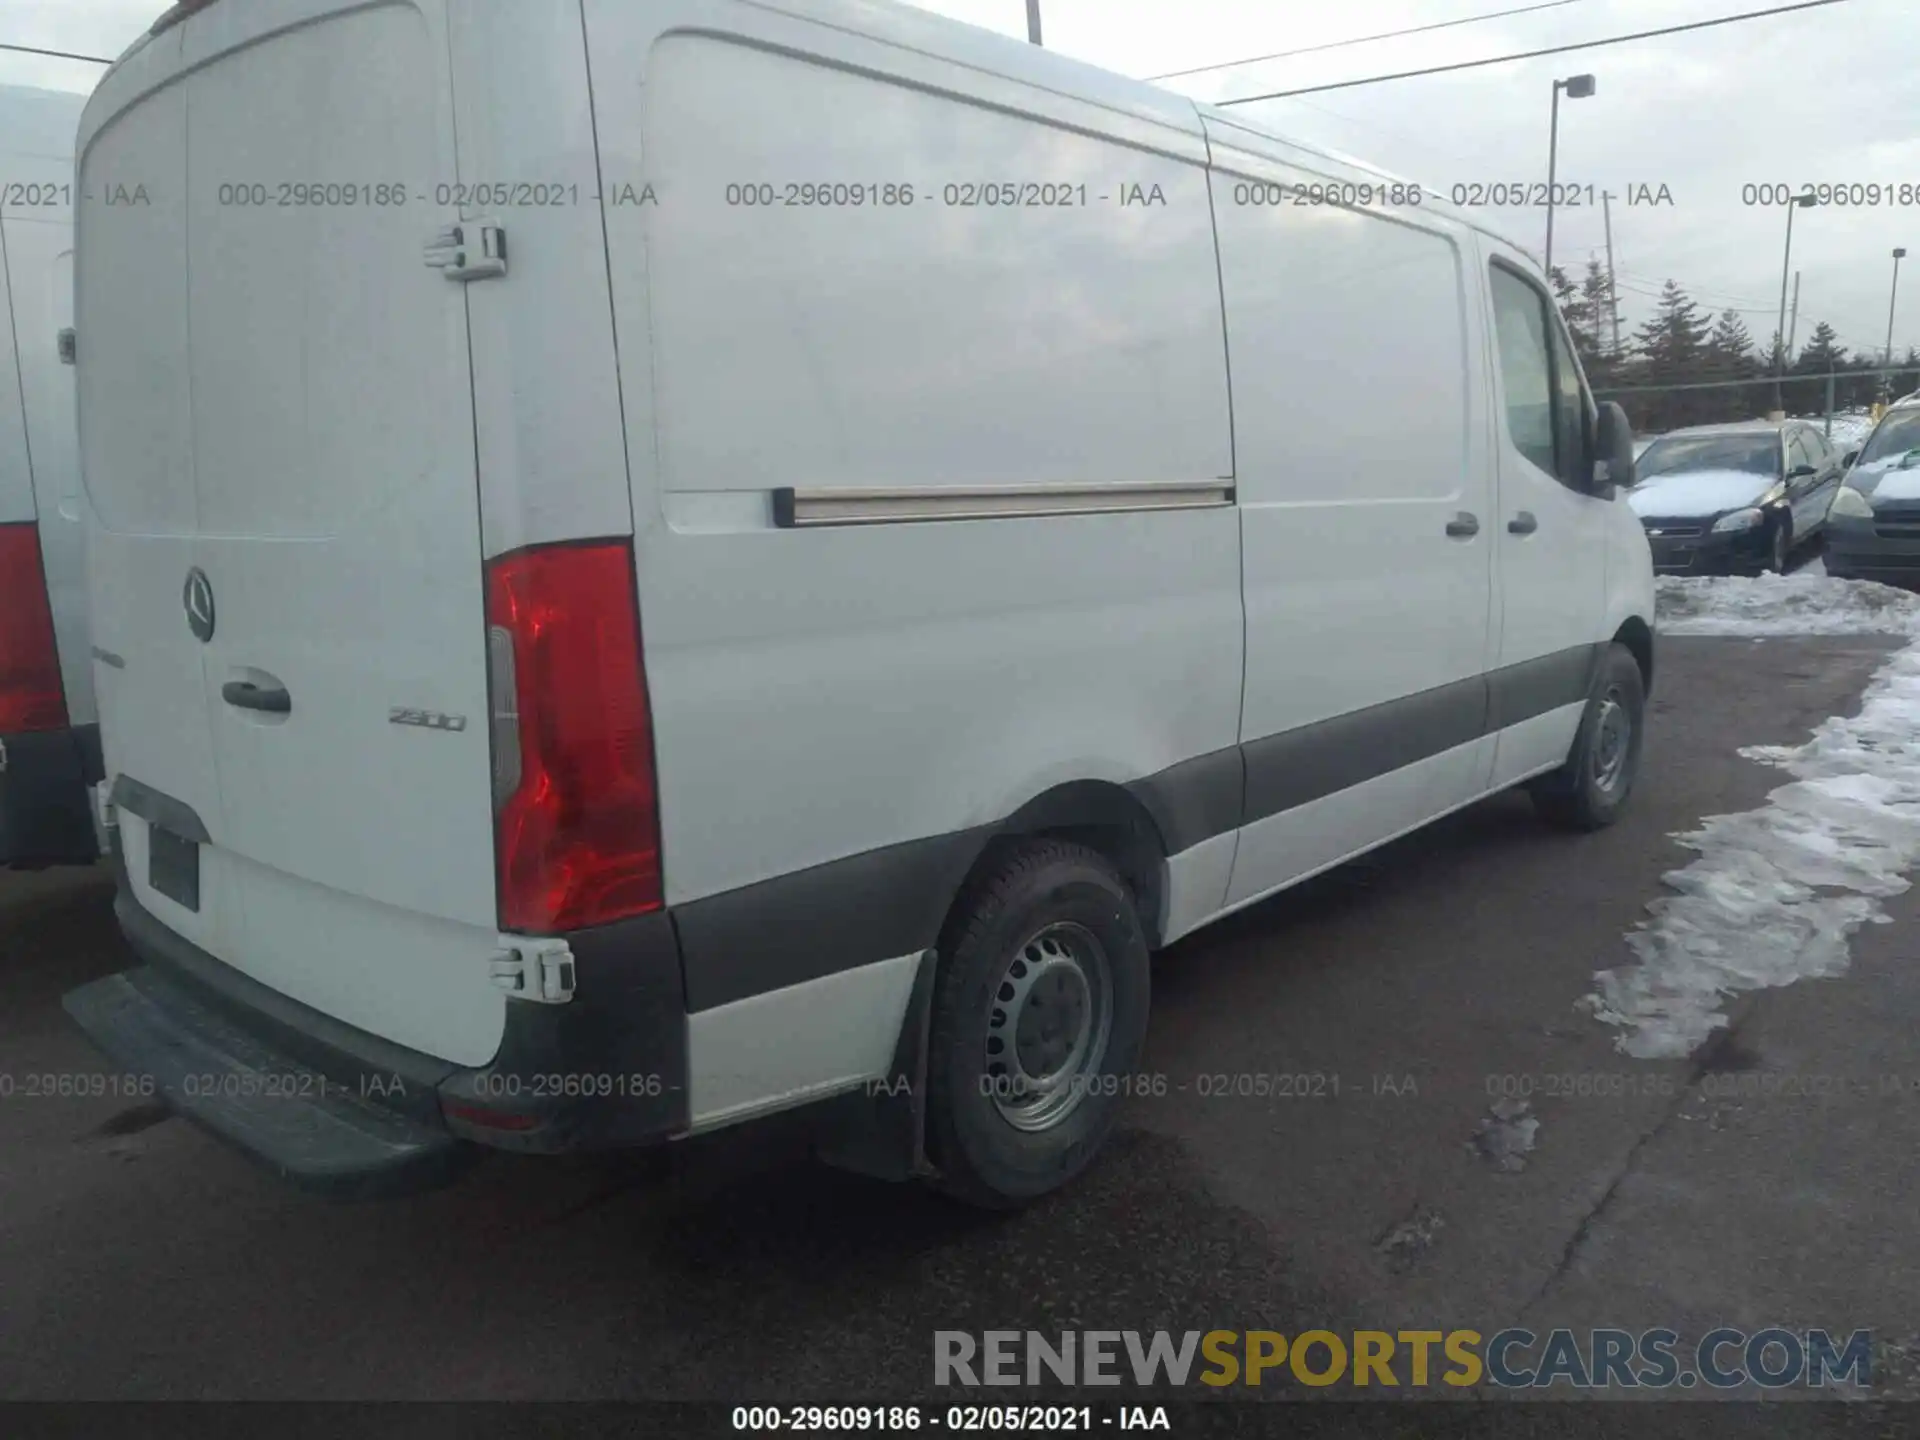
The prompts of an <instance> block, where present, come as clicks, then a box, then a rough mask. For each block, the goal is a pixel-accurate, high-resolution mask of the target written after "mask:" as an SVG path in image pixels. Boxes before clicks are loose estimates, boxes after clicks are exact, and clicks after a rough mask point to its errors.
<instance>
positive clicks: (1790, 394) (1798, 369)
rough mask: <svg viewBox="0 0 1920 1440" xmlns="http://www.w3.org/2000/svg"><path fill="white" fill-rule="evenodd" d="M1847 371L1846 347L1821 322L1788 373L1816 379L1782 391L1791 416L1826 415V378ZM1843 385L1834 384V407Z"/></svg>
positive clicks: (1797, 381) (1807, 380) (1798, 381)
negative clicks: (1831, 373) (1784, 393)
mask: <svg viewBox="0 0 1920 1440" xmlns="http://www.w3.org/2000/svg"><path fill="white" fill-rule="evenodd" d="M1846 368H1847V347H1846V346H1844V345H1842V344H1841V343H1840V338H1839V336H1837V335H1835V334H1834V331H1833V327H1832V326H1831V325H1829V324H1828V323H1827V322H1826V321H1824V320H1822V321H1821V322H1820V323H1819V324H1818V325H1815V326H1814V327H1813V334H1812V335H1810V336H1808V337H1807V343H1806V347H1805V348H1804V349H1803V350H1801V352H1800V354H1799V355H1798V356H1797V357H1796V358H1795V360H1794V362H1793V365H1792V367H1791V368H1790V370H1789V371H1788V373H1789V374H1791V375H1796V376H1808V377H1817V378H1809V379H1805V380H1796V381H1795V382H1793V383H1792V384H1790V385H1787V386H1785V387H1783V388H1784V389H1785V391H1786V397H1785V398H1786V407H1787V413H1788V414H1789V415H1824V414H1825V413H1826V409H1827V375H1828V373H1829V372H1835V373H1836V375H1837V374H1838V372H1841V371H1844V370H1845V369H1846ZM1839 387H1840V382H1839V380H1838V379H1837V378H1836V380H1835V382H1834V390H1835V404H1836V405H1837V404H1838V403H1839Z"/></svg>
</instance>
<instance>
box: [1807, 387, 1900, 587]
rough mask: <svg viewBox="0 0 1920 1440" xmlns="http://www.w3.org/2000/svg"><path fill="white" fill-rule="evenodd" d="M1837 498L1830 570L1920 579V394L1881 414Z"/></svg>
mask: <svg viewBox="0 0 1920 1440" xmlns="http://www.w3.org/2000/svg"><path fill="white" fill-rule="evenodd" d="M1848 458H1849V459H1850V460H1851V461H1852V468H1851V469H1849V470H1848V471H1847V475H1846V481H1845V483H1844V484H1843V485H1842V486H1841V487H1840V492H1839V494H1837V495H1835V496H1834V498H1833V509H1832V511H1831V512H1830V513H1831V521H1830V528H1829V530H1828V533H1827V552H1828V553H1827V573H1828V574H1829V575H1838V576H1841V577H1842V578H1844V579H1849V580H1879V581H1882V582H1884V583H1886V584H1889V585H1907V586H1912V585H1915V584H1920V395H1909V396H1907V397H1906V398H1905V399H1904V400H1901V401H1900V402H1899V403H1898V404H1896V405H1894V406H1893V407H1891V408H1890V409H1889V410H1888V411H1887V413H1886V414H1884V415H1882V416H1881V417H1880V423H1879V424H1878V425H1876V426H1874V429H1873V433H1872V434H1871V435H1869V436H1868V437H1867V443H1866V444H1865V445H1863V446H1861V447H1860V453H1859V455H1858V457H1851V456H1850V457H1848Z"/></svg>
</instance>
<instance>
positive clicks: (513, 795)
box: [487, 540, 662, 934]
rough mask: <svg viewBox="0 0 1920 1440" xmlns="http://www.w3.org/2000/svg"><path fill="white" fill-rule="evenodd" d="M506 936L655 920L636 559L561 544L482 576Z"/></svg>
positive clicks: (624, 549)
mask: <svg viewBox="0 0 1920 1440" xmlns="http://www.w3.org/2000/svg"><path fill="white" fill-rule="evenodd" d="M487 625H488V640H489V650H490V655H491V660H492V667H491V669H492V687H493V698H492V710H493V744H494V803H495V819H494V847H495V853H496V856H497V858H498V861H499V884H500V925H501V928H502V929H505V930H515V931H522V932H527V933H534V934H540V933H550V932H552V931H555V930H571V929H577V928H579V927H582V926H587V925H601V924H605V923H606V922H607V921H609V920H618V919H620V918H622V917H624V916H628V915H637V914H641V913H642V912H644V911H648V910H658V909H659V908H660V906H661V904H662V894H661V888H660V819H659V807H658V803H657V798H656V791H655V786H654V768H653V722H652V719H651V716H650V715H649V712H648V708H647V681H646V670H645V665H644V662H643V660H642V658H641V654H640V616H639V607H638V604H637V602H636V600H635V597H634V588H633V551H632V548H631V546H630V545H629V544H628V543H627V542H626V541H624V540H619V541H612V542H607V543H595V544H591V545H554V546H545V547H541V548H537V549H531V550H522V551H518V552H516V553H514V554H512V555H506V556H502V557H501V558H500V559H498V560H495V561H493V562H492V563H491V564H489V565H488V566H487Z"/></svg>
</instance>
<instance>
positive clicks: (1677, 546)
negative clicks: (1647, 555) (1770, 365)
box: [1627, 420, 1845, 575]
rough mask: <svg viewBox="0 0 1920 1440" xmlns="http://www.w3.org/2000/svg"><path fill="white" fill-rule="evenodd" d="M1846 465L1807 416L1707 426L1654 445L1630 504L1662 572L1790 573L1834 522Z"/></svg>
mask: <svg viewBox="0 0 1920 1440" xmlns="http://www.w3.org/2000/svg"><path fill="white" fill-rule="evenodd" d="M1844 468H1845V467H1844V466H1843V464H1842V462H1841V458H1840V456H1839V455H1838V454H1836V453H1835V451H1834V449H1833V447H1832V446H1831V445H1830V444H1829V443H1828V442H1827V438H1826V436H1824V435H1822V434H1821V433H1820V431H1819V429H1818V428H1816V427H1815V426H1812V425H1809V424H1806V423H1805V422H1804V421H1799V420H1750V421H1743V422H1740V423H1738V424H1733V425H1701V426H1696V427H1695V428H1693V429H1690V430H1675V431H1673V432H1672V433H1671V434H1668V435H1663V436H1661V437H1660V438H1659V439H1658V440H1656V441H1654V442H1653V444H1651V445H1649V446H1648V447H1647V448H1646V450H1645V451H1644V452H1643V453H1642V454H1641V456H1640V459H1639V462H1638V464H1637V465H1636V466H1635V473H1636V475H1637V477H1638V483H1637V484H1636V485H1635V486H1634V487H1633V489H1632V490H1630V491H1628V492H1627V503H1628V504H1629V505H1631V506H1633V509H1634V513H1635V514H1637V515H1639V517H1640V523H1641V525H1643V526H1644V527H1645V528H1646V532H1647V543H1648V544H1649V545H1650V546H1651V547H1652V549H1653V568H1654V569H1655V570H1657V571H1659V572H1660V573H1661V574H1665V575H1687V574H1696V575H1698V574H1755V573H1758V572H1760V571H1762V570H1785V569H1786V568H1787V563H1788V561H1789V560H1790V559H1791V558H1792V555H1793V552H1794V550H1795V549H1796V548H1797V547H1798V546H1800V545H1801V544H1803V543H1804V542H1806V541H1807V540H1810V539H1811V538H1812V537H1813V536H1814V535H1815V534H1817V533H1818V532H1819V531H1820V530H1821V529H1822V528H1823V527H1824V526H1825V525H1826V523H1827V509H1828V507H1829V506H1830V505H1832V503H1833V497H1834V495H1835V493H1836V492H1837V491H1838V490H1839V488H1840V476H1841V472H1842V470H1843V469H1844Z"/></svg>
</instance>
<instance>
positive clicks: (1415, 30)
mask: <svg viewBox="0 0 1920 1440" xmlns="http://www.w3.org/2000/svg"><path fill="white" fill-rule="evenodd" d="M1580 3H1581V0H1544V3H1542V4H1538V5H1522V6H1520V7H1518V8H1517V9H1513V10H1495V11H1494V12H1493V13H1492V14H1491V15H1466V16H1462V17H1461V18H1460V19H1458V20H1441V21H1439V22H1437V23H1435V24H1432V25H1413V26H1409V27H1408V28H1407V29H1404V30H1382V31H1381V32H1380V33H1379V34H1378V35H1356V36H1354V37H1353V39H1351V40H1329V41H1328V42H1327V43H1326V44H1324V45H1303V46H1301V47H1300V48H1299V49H1298V50H1276V51H1274V52H1273V53H1272V54H1271V55H1249V56H1248V57H1247V58H1246V59H1244V60H1223V61H1221V62H1220V63H1219V64H1217V65H1196V66H1194V67H1193V68H1192V69H1191V70H1169V71H1167V73H1166V74H1164V75H1146V76H1143V77H1141V78H1143V79H1146V80H1177V79H1179V78H1180V77H1181V76H1182V75H1205V74H1208V73H1210V72H1211V71H1214V70H1232V69H1234V68H1235V67H1237V66H1240V65H1258V64H1259V63H1260V62H1261V61H1263V60H1285V59H1287V58H1288V57H1289V56H1292V55H1317V54H1318V53H1320V52H1321V51H1322V50H1342V49H1345V48H1346V47H1347V46H1349V45H1371V44H1373V43H1374V41H1376V40H1397V39H1398V38H1399V37H1400V36H1402V35H1424V34H1426V33H1427V32H1428V31H1430V30H1451V29H1453V28H1454V27H1455V26H1457V25H1478V24H1480V23H1481V22H1482V21H1486V20H1504V19H1506V18H1507V17H1508V16H1509V15H1529V14H1532V13H1533V12H1534V11H1535V10H1558V9H1559V8H1560V7H1561V6H1563V5H1578V4H1580Z"/></svg>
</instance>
